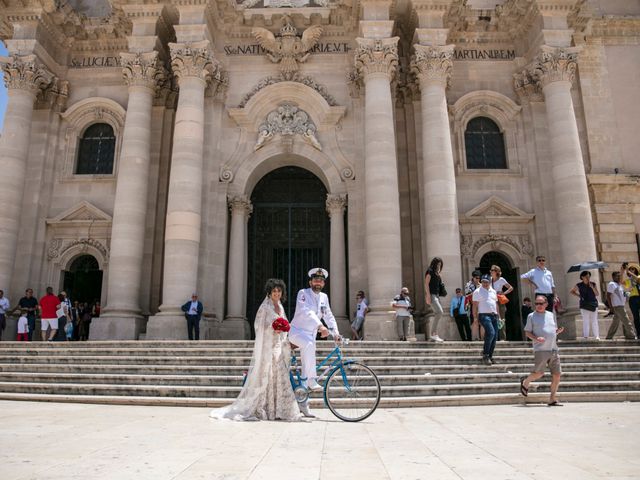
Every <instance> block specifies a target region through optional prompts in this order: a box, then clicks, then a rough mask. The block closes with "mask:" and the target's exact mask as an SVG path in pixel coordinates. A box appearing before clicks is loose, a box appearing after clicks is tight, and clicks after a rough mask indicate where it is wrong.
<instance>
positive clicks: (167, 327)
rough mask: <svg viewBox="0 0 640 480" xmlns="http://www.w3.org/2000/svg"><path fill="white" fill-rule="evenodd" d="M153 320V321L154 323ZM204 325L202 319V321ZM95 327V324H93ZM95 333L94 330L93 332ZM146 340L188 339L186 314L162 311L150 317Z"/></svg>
mask: <svg viewBox="0 0 640 480" xmlns="http://www.w3.org/2000/svg"><path fill="white" fill-rule="evenodd" d="M152 322H153V323H152ZM200 322H201V325H200V326H202V320H201V321H200ZM92 328H93V326H92ZM92 333H93V332H92ZM145 339H146V340H188V339H189V336H188V334H187V319H186V318H185V317H184V314H182V315H181V314H176V313H164V312H160V313H157V314H156V315H154V316H153V317H150V318H149V323H148V324H147V335H146V337H145Z"/></svg>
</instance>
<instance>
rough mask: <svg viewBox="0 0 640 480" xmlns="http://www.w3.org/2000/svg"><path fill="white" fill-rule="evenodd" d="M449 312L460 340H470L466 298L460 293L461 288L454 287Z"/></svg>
mask: <svg viewBox="0 0 640 480" xmlns="http://www.w3.org/2000/svg"><path fill="white" fill-rule="evenodd" d="M449 314H450V315H451V316H452V317H453V318H454V319H455V321H456V326H457V327H458V333H459V334H460V340H462V341H463V342H470V341H471V325H470V324H469V314H468V311H467V306H466V298H465V296H464V295H462V289H461V288H456V296H455V297H453V298H452V299H451V305H450V307H449Z"/></svg>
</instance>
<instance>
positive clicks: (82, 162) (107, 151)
mask: <svg viewBox="0 0 640 480" xmlns="http://www.w3.org/2000/svg"><path fill="white" fill-rule="evenodd" d="M115 148H116V136H115V135H114V133H113V128H112V127H111V125H109V124H107V123H96V124H93V125H91V126H90V127H89V128H87V129H86V130H85V132H84V134H83V135H82V138H81V139H80V148H79V149H78V161H77V162H76V174H77V175H111V174H112V173H113V158H114V155H115Z"/></svg>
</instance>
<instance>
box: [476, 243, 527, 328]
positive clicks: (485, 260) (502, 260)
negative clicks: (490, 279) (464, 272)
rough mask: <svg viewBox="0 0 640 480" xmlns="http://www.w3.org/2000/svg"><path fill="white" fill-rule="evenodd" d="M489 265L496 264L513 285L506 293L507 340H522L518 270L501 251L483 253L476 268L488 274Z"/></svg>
mask: <svg viewBox="0 0 640 480" xmlns="http://www.w3.org/2000/svg"><path fill="white" fill-rule="evenodd" d="M491 265H497V266H499V267H500V270H502V276H503V277H504V278H505V280H506V281H507V282H509V284H510V285H511V286H512V287H513V292H511V293H510V294H509V295H508V298H509V303H507V311H506V314H505V317H506V333H507V340H522V326H521V325H520V303H521V302H520V292H519V290H518V283H519V282H518V270H517V269H516V268H514V267H513V264H512V263H511V260H509V258H508V257H507V256H506V255H505V254H504V253H501V252H496V251H491V252H487V253H485V254H484V255H483V256H482V258H481V259H480V267H479V268H478V269H479V270H480V271H481V272H482V273H483V274H484V273H486V274H489V273H490V269H491Z"/></svg>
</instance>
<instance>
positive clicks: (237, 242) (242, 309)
mask: <svg viewBox="0 0 640 480" xmlns="http://www.w3.org/2000/svg"><path fill="white" fill-rule="evenodd" d="M229 210H231V228H230V232H229V268H228V274H227V315H226V317H225V319H224V322H223V323H222V326H221V327H220V333H221V335H222V338H224V339H225V340H248V339H249V338H251V329H250V328H249V324H248V323H247V316H246V307H247V296H246V288H245V286H246V284H247V265H246V261H245V258H246V252H247V222H248V221H249V215H251V212H252V211H253V207H252V206H251V202H250V201H249V199H248V198H247V196H246V195H238V196H236V197H233V198H230V199H229Z"/></svg>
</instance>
